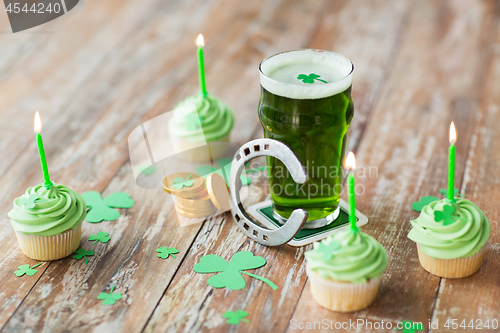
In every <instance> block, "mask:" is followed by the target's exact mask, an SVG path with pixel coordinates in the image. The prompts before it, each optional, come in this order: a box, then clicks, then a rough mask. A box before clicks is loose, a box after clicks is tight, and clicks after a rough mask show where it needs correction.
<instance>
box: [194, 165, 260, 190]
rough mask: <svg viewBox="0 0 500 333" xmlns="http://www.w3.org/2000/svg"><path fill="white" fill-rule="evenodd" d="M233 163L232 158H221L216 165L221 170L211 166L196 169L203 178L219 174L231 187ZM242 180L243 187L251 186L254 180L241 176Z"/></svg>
mask: <svg viewBox="0 0 500 333" xmlns="http://www.w3.org/2000/svg"><path fill="white" fill-rule="evenodd" d="M232 162H233V160H232V159H230V158H221V159H219V160H217V161H216V164H217V165H218V166H219V167H220V168H219V169H215V168H214V167H212V166H210V165H200V166H198V167H196V169H195V171H196V173H197V174H199V175H201V176H203V177H208V176H209V175H210V174H211V173H214V172H215V173H218V174H219V175H220V176H221V177H222V178H224V180H225V181H226V184H227V185H228V186H229V175H230V174H231V164H232ZM240 180H241V183H242V184H243V185H250V184H251V183H252V179H251V178H249V177H247V176H245V175H241V176H240Z"/></svg>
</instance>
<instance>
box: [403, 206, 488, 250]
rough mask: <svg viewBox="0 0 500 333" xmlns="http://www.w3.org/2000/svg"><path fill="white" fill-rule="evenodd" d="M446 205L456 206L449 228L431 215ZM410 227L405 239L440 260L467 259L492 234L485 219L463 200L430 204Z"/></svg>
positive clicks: (475, 208) (477, 209) (480, 212)
mask: <svg viewBox="0 0 500 333" xmlns="http://www.w3.org/2000/svg"><path fill="white" fill-rule="evenodd" d="M445 205H453V206H455V211H454V212H453V215H452V217H453V220H454V222H453V223H451V224H448V225H444V223H443V221H440V222H436V221H435V220H434V212H435V211H443V206H445ZM410 223H411V225H412V226H413V228H412V229H411V230H410V232H409V233H408V238H410V239H411V240H412V241H414V242H416V243H418V244H419V245H420V250H421V251H422V252H423V253H425V254H427V255H428V256H430V257H433V258H439V259H454V258H466V257H470V256H472V255H474V254H476V253H477V252H478V251H479V250H480V249H481V248H482V247H483V246H484V244H486V242H487V241H488V238H489V236H490V231H491V230H490V223H489V222H488V219H487V218H486V215H484V213H483V212H482V211H481V210H480V209H479V208H478V207H477V206H476V205H475V204H473V203H472V202H471V201H469V200H465V199H457V201H456V202H455V203H449V202H448V200H447V199H442V200H439V201H434V202H431V203H430V204H428V205H427V206H425V207H424V208H423V209H422V212H421V213H420V215H419V217H418V218H417V219H416V220H413V221H411V222H410Z"/></svg>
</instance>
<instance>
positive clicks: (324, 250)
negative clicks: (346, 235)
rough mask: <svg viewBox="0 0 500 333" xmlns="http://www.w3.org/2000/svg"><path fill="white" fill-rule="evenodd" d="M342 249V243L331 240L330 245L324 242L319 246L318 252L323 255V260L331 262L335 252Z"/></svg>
mask: <svg viewBox="0 0 500 333" xmlns="http://www.w3.org/2000/svg"><path fill="white" fill-rule="evenodd" d="M338 249H340V243H337V242H336V241H333V240H331V241H330V243H328V244H325V241H322V242H320V243H319V245H318V252H319V253H321V260H331V259H332V258H333V252H335V251H337V250H338Z"/></svg>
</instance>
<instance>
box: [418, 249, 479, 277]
mask: <svg viewBox="0 0 500 333" xmlns="http://www.w3.org/2000/svg"><path fill="white" fill-rule="evenodd" d="M417 250H418V259H419V261H420V265H422V267H423V268H424V269H425V270H426V271H428V272H429V273H431V274H434V275H436V276H440V277H444V278H451V279H459V278H464V277H467V276H470V275H472V274H474V273H476V272H477V271H478V270H479V267H481V264H482V262H483V258H484V254H485V252H486V244H485V245H484V246H483V247H482V248H481V250H479V252H477V253H476V254H474V255H472V256H470V257H467V258H455V259H439V258H432V257H430V256H428V255H427V254H425V253H423V252H422V251H421V250H420V245H419V244H417Z"/></svg>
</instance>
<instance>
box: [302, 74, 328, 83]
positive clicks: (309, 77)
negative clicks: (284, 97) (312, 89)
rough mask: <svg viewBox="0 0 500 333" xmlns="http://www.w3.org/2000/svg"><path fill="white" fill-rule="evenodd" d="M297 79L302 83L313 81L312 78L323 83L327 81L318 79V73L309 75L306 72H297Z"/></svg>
mask: <svg viewBox="0 0 500 333" xmlns="http://www.w3.org/2000/svg"><path fill="white" fill-rule="evenodd" d="M297 80H302V82H304V83H314V80H317V81H321V82H323V83H328V82H326V81H325V80H322V79H320V75H318V74H314V73H311V74H309V75H306V74H299V76H297Z"/></svg>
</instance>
